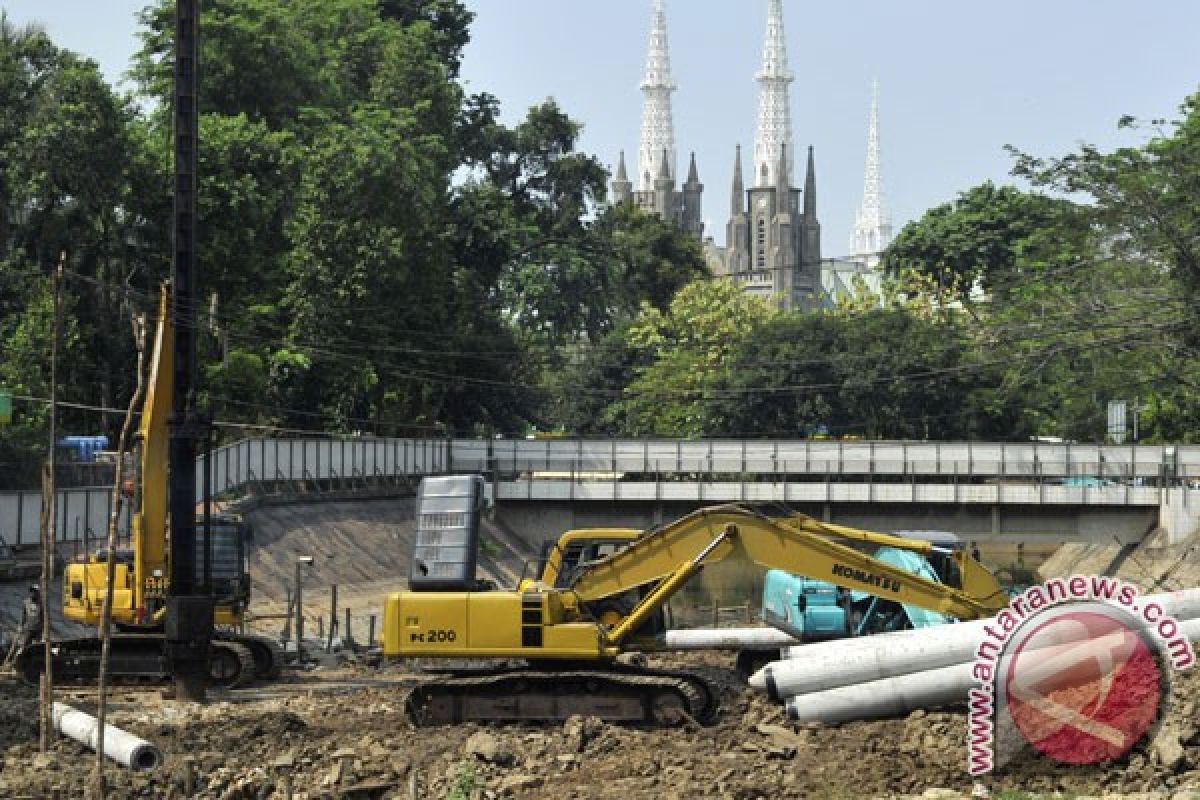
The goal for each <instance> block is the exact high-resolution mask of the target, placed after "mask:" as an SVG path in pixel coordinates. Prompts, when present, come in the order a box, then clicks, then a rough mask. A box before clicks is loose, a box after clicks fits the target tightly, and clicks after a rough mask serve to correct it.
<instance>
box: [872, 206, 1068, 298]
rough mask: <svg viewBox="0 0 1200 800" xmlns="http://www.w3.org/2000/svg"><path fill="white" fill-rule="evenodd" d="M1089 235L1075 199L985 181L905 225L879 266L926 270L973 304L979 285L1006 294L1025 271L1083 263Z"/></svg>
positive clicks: (946, 290)
mask: <svg viewBox="0 0 1200 800" xmlns="http://www.w3.org/2000/svg"><path fill="white" fill-rule="evenodd" d="M1086 239H1087V228H1086V225H1084V224H1082V221H1081V219H1080V214H1079V210H1078V209H1077V207H1076V206H1075V205H1074V204H1073V203H1071V202H1069V201H1067V200H1063V199H1059V198H1054V197H1048V196H1045V195H1039V194H1031V193H1028V192H1023V191H1021V190H1019V189H1016V188H1015V187H1012V186H999V187H997V186H995V185H993V184H992V183H991V182H988V183H984V184H981V185H979V186H976V187H974V188H972V189H968V190H967V191H965V192H963V193H962V194H960V195H959V196H958V199H957V200H955V201H954V202H952V203H946V204H945V205H941V206H938V207H936V208H933V209H931V210H929V211H927V212H926V213H925V215H924V216H923V217H921V219H919V220H917V221H916V222H913V223H911V224H909V225H906V226H905V227H904V229H903V230H901V231H900V234H899V235H898V236H897V237H896V240H895V241H894V242H893V243H892V244H891V246H890V247H888V249H887V251H886V252H885V253H884V257H883V265H882V266H883V269H884V270H886V271H887V272H888V273H889V274H890V275H891V276H893V277H896V276H901V275H904V274H905V273H909V272H913V273H917V274H921V275H926V276H928V277H929V278H931V279H932V280H933V281H934V282H935V283H936V285H937V287H938V290H939V292H940V293H942V294H943V295H946V296H951V297H952V296H953V295H954V294H957V298H956V299H958V300H960V301H962V302H967V303H969V302H970V301H971V293H972V290H973V289H974V288H975V287H976V286H977V285H978V286H979V287H981V288H982V289H983V290H984V291H985V292H987V293H989V294H996V293H1003V292H1004V291H1005V290H1006V288H1007V287H1008V286H1009V285H1010V284H1012V283H1014V282H1016V281H1019V280H1020V279H1021V278H1022V277H1023V276H1026V275H1030V274H1033V273H1035V272H1037V271H1039V270H1045V269H1053V268H1054V267H1056V266H1062V265H1064V264H1070V263H1074V262H1076V261H1078V260H1079V259H1080V258H1081V257H1082V256H1083V254H1084V249H1083V248H1084V244H1085V242H1086Z"/></svg>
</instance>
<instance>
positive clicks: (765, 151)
mask: <svg viewBox="0 0 1200 800" xmlns="http://www.w3.org/2000/svg"><path fill="white" fill-rule="evenodd" d="M755 77H756V80H757V81H758V85H759V97H758V128H757V131H756V134H755V139H754V160H753V170H754V172H753V174H752V175H751V181H750V182H751V187H750V188H749V189H746V188H745V186H744V179H743V176H742V170H741V161H742V158H741V149H740V148H739V149H738V155H737V164H736V167H735V172H734V179H733V197H732V199H731V204H732V205H731V208H730V217H729V225H728V228H727V232H728V236H727V241H726V247H725V253H724V269H723V273H724V274H726V275H728V276H730V277H731V278H732V279H733V280H735V281H737V282H738V283H740V284H741V285H742V286H743V287H744V288H745V289H746V290H747V291H749V292H754V293H758V294H769V295H772V296H774V297H775V298H777V299H778V301H779V304H780V305H781V306H782V307H783V308H785V309H792V308H811V307H813V306H815V305H816V303H817V290H818V288H819V286H820V281H821V226H820V223H819V222H818V221H817V192H816V169H815V166H814V157H813V152H812V148H811V147H810V148H809V150H808V167H807V173H806V175H805V182H804V189H803V191H802V190H800V189H798V188H796V187H795V186H793V184H792V177H793V176H794V175H795V174H796V170H795V146H794V145H793V142H792V112H791V98H790V96H789V94H790V91H791V84H792V82H793V81H794V80H795V77H794V76H793V75H792V72H791V70H790V69H789V67H788V56H787V37H786V35H785V31H784V24H783V2H782V0H769V3H768V7H767V35H766V41H765V43H764V45H763V55H762V67H761V69H760V70H759V71H758V74H757V75H756V76H755Z"/></svg>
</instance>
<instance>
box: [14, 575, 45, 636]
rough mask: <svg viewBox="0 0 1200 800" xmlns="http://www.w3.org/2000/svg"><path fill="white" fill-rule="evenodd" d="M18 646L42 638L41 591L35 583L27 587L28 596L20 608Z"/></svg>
mask: <svg viewBox="0 0 1200 800" xmlns="http://www.w3.org/2000/svg"><path fill="white" fill-rule="evenodd" d="M18 638H19V647H21V648H23V647H28V646H29V645H31V644H33V643H34V642H36V641H38V640H39V639H41V638H42V592H41V587H39V586H38V585H37V584H36V583H35V584H34V585H32V586H30V587H29V597H27V598H25V605H24V607H22V609H21V631H20V633H19V634H18Z"/></svg>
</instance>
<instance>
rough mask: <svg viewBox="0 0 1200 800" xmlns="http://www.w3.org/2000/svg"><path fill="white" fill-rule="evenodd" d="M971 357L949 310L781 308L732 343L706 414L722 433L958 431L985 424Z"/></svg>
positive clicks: (901, 435) (916, 435)
mask: <svg viewBox="0 0 1200 800" xmlns="http://www.w3.org/2000/svg"><path fill="white" fill-rule="evenodd" d="M971 356H972V354H971V347H970V344H969V342H968V341H967V340H966V338H965V335H964V331H963V330H962V327H961V325H960V323H959V322H957V321H956V320H954V319H943V320H936V321H935V320H927V319H924V318H922V317H919V316H916V315H914V314H912V313H909V312H908V311H906V310H871V311H868V312H866V313H863V314H859V315H854V316H846V315H840V314H784V315H780V316H778V317H776V318H775V319H773V320H772V321H771V322H770V323H768V324H767V325H765V326H764V327H762V328H761V329H759V330H757V331H755V332H754V335H753V336H751V337H748V338H746V339H744V340H742V341H740V342H739V343H738V346H737V347H736V349H735V351H734V353H733V355H732V358H731V359H730V360H729V362H728V368H727V369H726V371H725V375H726V377H725V379H724V380H723V381H722V382H721V384H720V386H719V387H718V389H717V390H716V391H714V392H713V393H712V396H713V400H712V401H711V402H710V404H709V408H710V410H709V412H708V413H709V417H710V419H711V420H712V424H713V425H714V428H715V430H716V431H718V432H720V433H721V434H722V435H729V436H733V435H738V436H763V437H784V438H788V437H802V436H808V435H812V434H814V433H815V432H828V433H830V434H832V435H837V436H856V437H864V438H872V439H878V438H885V439H928V438H962V437H964V436H966V435H967V434H968V433H970V432H971V429H972V427H974V426H981V425H986V424H987V417H986V415H985V414H984V415H978V414H977V411H978V409H977V408H976V407H975V405H974V402H973V400H972V398H971V392H972V387H973V386H974V385H975V384H976V383H977V381H978V380H979V378H980V369H979V366H978V365H977V364H974V363H972V358H971Z"/></svg>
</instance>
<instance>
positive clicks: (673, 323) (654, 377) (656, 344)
mask: <svg viewBox="0 0 1200 800" xmlns="http://www.w3.org/2000/svg"><path fill="white" fill-rule="evenodd" d="M778 314H779V311H778V310H777V309H776V308H775V306H774V305H773V304H772V302H771V301H770V300H768V299H766V298H760V297H754V296H752V295H749V294H746V293H745V292H743V291H742V290H741V289H740V288H739V287H738V286H736V285H735V284H733V283H732V282H729V281H706V280H701V281H696V282H693V283H691V284H688V285H687V286H685V287H684V288H683V289H681V290H680V291H679V293H678V294H676V295H675V297H674V298H673V299H672V301H671V304H670V306H669V307H668V308H667V310H666V311H660V310H659V309H657V308H654V307H652V306H650V305H649V304H647V305H646V306H644V307H643V310H642V313H641V314H640V315H639V316H638V318H637V320H636V321H635V322H634V323H633V324H632V325H630V326H629V328H628V329H627V331H626V340H627V346H628V347H629V348H630V350H632V352H633V353H634V354H635V356H634V357H635V358H636V359H637V361H639V362H642V365H640V366H637V367H635V368H634V370H633V372H634V378H633V380H632V381H631V382H630V383H629V384H628V385H627V386H626V387H625V390H624V392H623V393H622V396H621V397H620V399H618V400H617V401H616V402H615V403H613V404H611V405H610V406H609V408H608V409H607V410H606V412H605V414H606V417H607V418H608V421H609V422H610V423H612V424H615V425H616V426H617V427H618V428H619V429H620V430H622V431H623V432H625V433H626V434H628V435H632V436H684V437H700V436H707V435H713V434H714V433H715V431H714V428H713V426H712V424H711V422H712V420H711V419H710V416H709V414H708V409H707V402H708V400H709V399H710V395H711V392H712V390H713V389H714V388H716V387H718V386H719V385H720V382H721V380H722V378H723V376H724V374H725V371H726V369H727V365H728V363H729V360H730V356H731V355H732V354H733V352H734V349H735V348H736V347H737V346H738V345H739V343H742V342H746V341H750V340H752V339H753V338H754V336H755V333H756V332H757V331H758V330H759V329H761V328H762V327H763V326H764V325H767V324H768V323H770V322H771V320H773V319H774V318H775V317H776V316H777V315H778Z"/></svg>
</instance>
